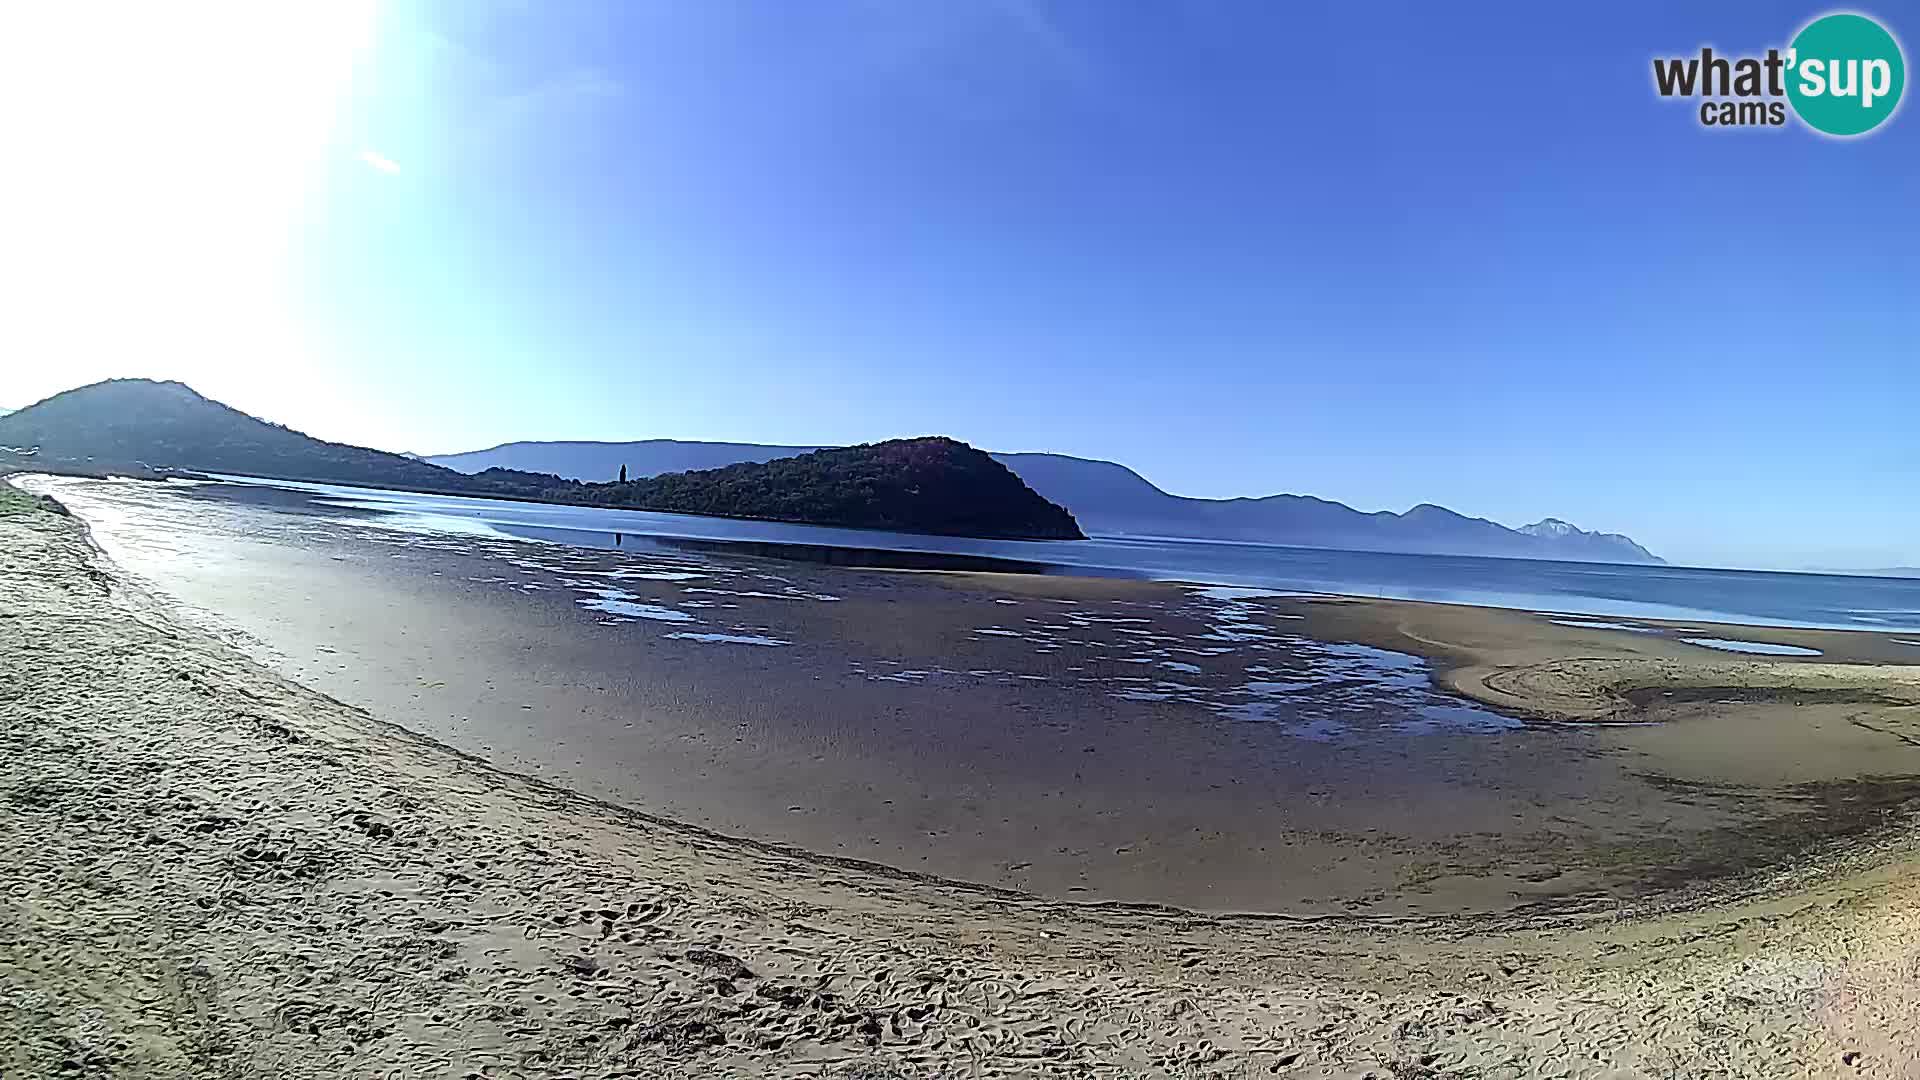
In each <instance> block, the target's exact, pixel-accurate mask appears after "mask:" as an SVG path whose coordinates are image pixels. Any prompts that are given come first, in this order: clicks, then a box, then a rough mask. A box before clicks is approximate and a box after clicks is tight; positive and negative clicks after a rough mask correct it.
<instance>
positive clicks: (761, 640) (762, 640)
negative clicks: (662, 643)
mask: <svg viewBox="0 0 1920 1080" xmlns="http://www.w3.org/2000/svg"><path fill="white" fill-rule="evenodd" d="M666 636H667V637H670V638H675V639H678V640H680V641H705V642H709V643H713V644H722V645H791V644H793V642H791V641H782V640H780V639H779V638H773V637H765V636H763V635H760V634H698V633H694V632H693V631H691V630H675V631H674V632H673V633H671V634H667V635H666Z"/></svg>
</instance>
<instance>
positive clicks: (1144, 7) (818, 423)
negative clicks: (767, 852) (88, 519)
mask: <svg viewBox="0 0 1920 1080" xmlns="http://www.w3.org/2000/svg"><path fill="white" fill-rule="evenodd" d="M139 7H140V8H150V9H152V10H138V9H136V7H135V6H116V7H113V8H111V9H110V12H111V16H110V17H101V16H100V13H99V12H97V11H90V10H89V9H87V8H86V7H84V6H82V5H22V6H21V8H20V10H16V11H11V12H9V13H8V14H6V15H5V16H0V21H3V22H5V23H6V24H7V25H6V26H4V27H0V29H5V30H6V31H7V32H6V33H5V34H4V35H0V37H4V41H5V43H4V44H0V70H3V71H4V74H0V92H3V93H4V95H5V100H6V102H7V103H6V104H4V105H0V121H4V122H5V123H6V125H7V128H6V129H7V130H8V131H10V132H13V133H15V134H14V135H12V136H11V137H12V138H14V139H16V140H17V141H16V143H15V145H14V148H13V153H14V156H15V162H16V163H15V165H13V166H10V168H9V170H8V173H7V175H6V176H5V177H4V178H0V226H4V227H5V228H6V230H7V235H8V236H9V238H10V240H9V243H8V245H7V246H8V249H9V252H8V254H6V255H0V259H7V260H8V261H9V262H12V263H13V264H14V265H13V266H12V268H11V270H10V272H9V273H8V277H9V280H10V282H13V284H10V285H9V290H10V293H11V295H10V301H11V303H10V307H12V308H14V311H15V314H13V315H10V316H9V317H8V319H7V329H6V330H5V331H0V333H5V334H6V335H7V336H8V337H9V338H11V339H12V341H11V343H10V344H7V345H6V346H5V348H4V350H0V355H5V356H6V357H7V359H6V360H4V361H0V366H3V367H4V374H0V406H12V407H19V406H22V405H25V404H28V403H30V402H31V401H33V400H37V399H38V398H40V397H44V396H46V395H48V394H51V393H54V392H56V391H59V390H62V389H66V388H68V387H71V386H75V385H79V384H82V383H86V382H91V381H94V380H96V379H100V378H106V377H110V376H136V375H137V376H149V377H156V378H177V379H181V380H183V381H186V382H187V383H189V384H190V385H192V386H194V387H195V388H196V389H198V390H200V391H201V392H202V393H205V394H207V395H209V396H211V397H215V398H218V399H220V400H224V401H226V402H228V403H230V404H232V405H234V406H236V407H239V408H242V409H244V410H246V411H248V412H252V413H255V414H257V415H260V416H263V417H266V418H268V419H271V420H275V421H278V422H282V423H286V424H288V425H290V426H293V427H296V428H299V429H302V430H305V431H308V432H310V433H312V434H315V435H319V436H322V437H325V438H330V439H336V440H342V441H350V442H356V443H362V444H366V445H372V446H378V447H381V448H384V449H390V450H410V451H417V452H422V453H443V452H452V451H459V450H469V449H478V448H481V447H486V446H491V445H494V444H496V443H500V442H504V441H509V440H515V439H543V438H545V439H559V438H569V439H640V438H696V439H721V440H740V441H754V442H776V443H800V444H833V443H846V442H858V441H868V440H874V439H880V438H888V437H894V436H903V435H917V434H930V433H940V434H948V435H952V436H955V437H958V438H961V439H965V440H967V441H969V442H971V443H974V444H976V445H979V446H982V447H985V448H988V449H994V450H1008V451H1015V450H1045V451H1057V452H1062V453H1069V454H1077V455H1082V456H1087V457H1097V458H1107V459H1111V460H1117V461H1121V462H1124V463H1126V464H1128V465H1130V466H1132V467H1134V468H1135V469H1136V470H1138V471H1139V472H1141V473H1142V474H1143V475H1145V476H1147V477H1148V478H1149V479H1151V480H1153V481H1154V482H1156V483H1158V484H1159V485H1160V486H1161V487H1163V488H1166V489H1168V490H1170V491H1173V492H1176V493H1179V494H1186V495H1198V496H1232V495H1261V494H1271V493H1275V492H1281V491H1288V492H1297V493H1303V494H1312V495H1319V496H1323V497H1327V498H1333V499H1338V500H1341V501H1343V502H1346V503H1349V504H1351V505H1353V506H1356V507H1358V508H1360V509H1363V510H1375V509H1394V510H1404V509H1406V508H1407V507H1409V506H1411V505H1413V504H1415V503H1419V502H1437V503H1441V504H1443V505H1447V506H1450V507H1452V508H1454V509H1457V510H1460V511H1462V512H1464V513H1468V514H1473V515H1478V516H1485V517H1490V518H1493V519H1495V520H1498V521H1501V522H1504V523H1507V524H1510V525H1519V524H1524V523H1526V522H1529V521H1534V520H1537V519H1539V518H1542V517H1545V516H1549V515H1553V516H1558V517H1562V518H1565V519H1568V520H1571V521H1573V522H1575V523H1577V524H1579V525H1581V526H1583V527H1586V528H1597V529H1605V530H1609V531H1621V532H1626V533H1628V534H1630V535H1632V536H1634V537H1635V538H1636V539H1638V540H1640V541H1641V542H1642V543H1644V544H1646V545H1647V546H1648V547H1650V548H1652V549H1653V550H1655V551H1656V552H1658V553H1660V554H1663V555H1665V556H1667V557H1668V558H1670V559H1672V560H1674V561H1679V562H1687V563H1697V564H1712V565H1742V566H1774V567H1802V566H1810V565H1817V566H1887V565H1900V564H1906V565H1915V564H1920V499H1916V498H1914V495H1913V487H1912V478H1913V477H1914V476H1915V475H1916V473H1920V436H1916V434H1915V428H1916V425H1915V422H1914V419H1913V417H1914V406H1915V402H1916V391H1920V373H1916V360H1920V180H1917V179H1916V177H1920V116H1916V115H1915V114H1914V109H1913V107H1912V106H1911V105H1909V106H1907V107H1905V108H1903V110H1902V111H1901V113H1900V114H1898V115H1896V116H1895V117H1894V118H1893V120H1892V121H1890V122H1889V123H1888V124H1887V125H1885V126H1883V128H1882V129H1881V130H1880V131H1878V132H1876V133H1874V134H1872V135H1869V136H1867V137H1864V138H1860V139H1855V140H1849V141H1839V140H1832V139H1826V138H1822V137H1819V136H1817V135H1815V134H1814V133H1812V132H1810V131H1808V130H1807V129H1805V128H1802V127H1799V126H1789V127H1787V128H1784V129H1753V130H1733V131H1713V130H1708V129H1705V128H1702V127H1701V126H1700V124H1699V123H1698V121H1697V119H1696V115H1695V111H1694V106H1693V105H1691V104H1689V103H1685V102H1679V101H1663V100H1661V99H1659V98H1658V97H1657V96H1656V95H1655V93H1654V91H1653V85H1652V77H1651V64H1650V61H1651V59H1652V57H1654V56H1656V55H1660V56H1679V55H1686V54H1689V53H1697V51H1698V49H1699V48H1700V46H1702V45H1706V44H1710V45H1713V46H1714V47H1715V48H1716V50H1719V51H1722V52H1725V53H1734V54H1742V55H1744V54H1750V53H1760V52H1764V50H1765V49H1766V48H1767V47H1769V46H1784V45H1785V44H1786V43H1787V41H1788V40H1790V39H1791V37H1792V35H1793V33H1794V32H1795V31H1796V30H1797V29H1798V28H1799V27H1800V26H1802V25H1804V23H1806V22H1807V21H1808V20H1809V19H1811V18H1812V17H1814V16H1816V15H1818V14H1821V13H1823V12H1824V11H1825V10H1827V9H1825V8H1822V7H1819V6H1813V5H1806V4H1773V3H1756V2H1750V0H1744V2H1737V3H1718V4H1715V3H1688V4H1669V3H1643V4H1633V3H1618V4H1611V3H1610V4H1583V5H1579V6H1578V7H1576V6H1574V5H1559V4H1556V5H1540V4H1511V5H1494V4H1476V5H1436V4H1429V3H1369V4H1365V5H1356V4H1328V5H1324V6H1315V5H1306V4H1299V5H1294V4H1286V5H1282V4H1272V3H1265V2H1259V0H1246V2H1239V0H1196V2H1193V3H1184V4H1172V3H1168V4H1115V3H1110V2H1107V0H965V2H959V3H955V2H948V0H815V2H811V3H806V4H794V3H787V2H783V0H763V2H761V0H756V2H746V0H701V2H699V3H689V2H685V0H667V2H655V0H612V2H609V3H605V4H589V3H577V2H571V0H552V2H541V3H521V2H507V0H494V2H488V0H457V2H446V3H428V2H410V3H396V4H379V3H369V2H365V0H341V2H339V3H329V4H315V5H306V6H304V7H301V6H296V5H259V4H241V3H212V4H194V3H186V4H180V5H144V6H139ZM163 8H164V10H162V9H163ZM1865 10H1867V11H1868V12H1869V13H1875V12H1874V11H1873V9H1871V8H1868V9H1865ZM1878 14H1880V15H1882V16H1883V22H1885V23H1886V24H1887V25H1888V26H1889V27H1890V28H1891V29H1892V30H1893V32H1894V33H1895V34H1903V33H1904V34H1907V35H1916V36H1915V37H1913V38H1908V39H1903V40H1920V12H1914V11H1911V10H1907V9H1900V8H1896V7H1893V6H1891V5H1889V6H1888V7H1887V9H1886V10H1884V11H1881V12H1878ZM1908 52H1909V57H1910V58H1911V54H1912V47H1911V46H1909V47H1908ZM9 84H11V85H9Z"/></svg>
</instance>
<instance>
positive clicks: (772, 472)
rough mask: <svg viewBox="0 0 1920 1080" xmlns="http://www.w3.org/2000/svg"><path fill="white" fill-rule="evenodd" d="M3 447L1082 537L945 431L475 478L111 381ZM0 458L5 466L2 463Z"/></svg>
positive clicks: (111, 467)
mask: <svg viewBox="0 0 1920 1080" xmlns="http://www.w3.org/2000/svg"><path fill="white" fill-rule="evenodd" d="M0 447H12V448H15V449H13V450H10V451H6V452H5V453H4V454H0V457H5V458H8V459H11V463H12V464H15V465H19V466H22V467H31V468H44V469H53V470H59V469H77V470H83V471H87V472H96V473H97V472H144V471H161V470H187V471H192V472H203V473H232V474H237V475H244V476H260V477H271V478H277V479H285V480H306V481H317V482H321V483H335V484H354V485H363V486H370V487H386V488H402V489H406V490H410V491H426V492H436V493H454V494H464V495H484V496H492V497H512V498H525V499H536V500H540V501H545V502H564V503H577V504H584V505H592V506H611V507H626V508H635V509H647V510H667V511H674V512H679V513H693V514H711V515H719V516H726V517H749V518H761V519H766V520H773V521H793V522H805V523H809V524H818V525H836V526H843V527H847V528H875V529H891V530H896V531H901V532H923V533H935V534H943V535H957V536H980V537H991V538H1030V539H1082V538H1083V537H1082V536H1081V533H1080V529H1079V527H1078V526H1076V525H1075V524H1074V521H1073V517H1072V515H1071V514H1069V513H1067V511H1065V510H1063V509H1061V508H1060V507H1058V506H1055V505H1053V504H1052V503H1049V502H1047V501H1046V500H1045V499H1042V498H1041V497H1040V496H1039V495H1036V494H1035V493H1034V492H1033V490H1032V489H1030V488H1029V487H1027V485H1026V484H1024V483H1022V482H1021V481H1020V478H1019V477H1017V476H1015V475H1014V474H1013V473H1011V472H1009V471H1008V470H1007V468H1006V466H1004V465H1002V464H1000V463H999V462H997V461H995V460H993V459H992V458H991V457H989V456H988V455H986V454H985V453H983V452H981V451H979V450H976V449H974V448H973V447H971V446H968V445H966V444H965V443H961V442H956V441H954V440H952V439H946V438H937V437H935V438H923V439H897V440H893V441H891V442H884V443H875V444H872V445H869V446H857V447H848V448H844V449H833V450H822V451H818V452H815V453H810V454H805V455H802V456H798V457H794V456H787V457H782V458H781V459H780V460H778V461H774V462H770V463H767V464H757V463H755V464H737V465H732V466H730V467H727V468H723V469H718V470H709V471H704V472H677V473H668V474H663V475H658V476H653V477H644V478H642V479H638V480H635V481H633V482H630V483H594V484H583V483H581V482H580V481H578V480H575V479H572V478H567V477H561V476H557V475H554V474H551V473H540V472H532V471H527V470H514V469H507V468H500V467H493V468H488V469H486V470H484V471H481V472H479V473H478V474H476V475H469V474H467V473H464V472H459V471H456V470H453V469H448V468H443V467H442V466H439V465H435V464H431V463H429V462H426V461H421V460H418V459H416V458H414V457H412V456H410V455H405V454H390V453H386V452H384V451H380V450H369V449H367V448H366V447H361V446H350V445H346V444H344V443H331V442H326V441H324V440H321V439H316V438H313V437H312V436H309V435H305V434H302V433H300V432H298V431H294V430H292V429H290V428H286V427H282V426H280V425H278V424H270V423H268V422H266V421H264V420H261V419H259V418H257V417H253V416H248V415H247V414H246V413H243V412H240V411H239V410H237V409H234V408H231V407H229V406H227V405H223V404H221V403H220V402H217V401H213V400H210V399H208V398H206V397H203V396H201V395H200V394H198V393H195V392H194V391H193V390H192V389H190V388H189V387H187V386H185V385H183V384H181V383H177V382H154V381H152V380H149V379H114V380H109V381H107V382H101V383H95V384H93V385H91V386H83V387H80V388H78V389H75V390H68V391H66V392H64V393H60V394H55V395H54V396H53V397H50V398H48V399H46V400H45V401H42V402H40V403H38V404H36V405H31V406H29V407H27V408H25V409H21V410H20V411H19V412H16V413H13V414H11V415H8V416H5V417H0ZM6 463H7V462H5V461H0V464H6Z"/></svg>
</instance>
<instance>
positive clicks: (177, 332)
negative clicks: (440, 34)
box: [0, 2, 375, 385]
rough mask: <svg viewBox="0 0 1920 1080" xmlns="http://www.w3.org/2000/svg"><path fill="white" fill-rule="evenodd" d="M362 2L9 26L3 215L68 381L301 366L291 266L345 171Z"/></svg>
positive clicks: (29, 342) (56, 13)
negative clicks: (344, 137) (290, 294)
mask: <svg viewBox="0 0 1920 1080" xmlns="http://www.w3.org/2000/svg"><path fill="white" fill-rule="evenodd" d="M374 16H375V11H374V9H373V5H372V4H371V3H368V2H329V3H321V4H301V5H279V4H248V3H185V4H166V5H139V4H111V5H109V4H86V5H81V4H23V5H16V6H14V7H12V8H10V9H9V10H8V11H7V13H6V14H5V15H0V26H4V31H3V32H0V37H3V38H4V44H0V52H3V53H4V73H3V74H0V80H4V83H5V90H6V99H7V100H6V104H5V105H0V109H4V110H5V113H6V115H7V129H8V131H9V133H10V134H9V141H10V142H11V143H12V144H13V150H14V154H13V165H12V166H11V167H10V168H9V169H8V170H7V175H6V178H5V180H3V181H0V183H4V184H5V185H6V187H7V189H8V190H7V192H6V199H5V206H6V209H5V211H4V213H5V214H6V215H7V216H8V217H9V218H12V219H14V220H13V221H12V222H11V223H10V224H9V227H8V230H7V232H8V248H9V256H10V257H9V260H8V261H9V262H11V263H12V264H13V265H12V269H11V271H10V273H9V276H10V277H11V278H12V281H11V282H10V285H9V287H10V289H11V290H12V291H13V293H14V296H15V298H16V299H24V301H25V302H23V303H20V304H19V305H18V309H17V310H19V311H20V312H22V313H23V317H22V318H21V319H19V320H10V321H11V322H12V323H13V325H12V327H11V330H12V333H13V334H15V335H19V334H24V335H25V338H24V339H18V340H16V341H15V343H14V345H13V346H11V347H10V348H9V350H8V351H9V352H10V353H12V354H14V355H16V356H23V357H31V358H33V363H32V367H33V369H34V370H43V369H44V370H47V371H48V372H49V373H51V372H52V371H54V370H59V371H60V373H61V374H60V376H59V378H58V379H56V380H55V381H57V382H60V383H62V384H63V385H64V384H65V383H70V382H72V381H74V379H75V378H79V377H83V376H87V375H104V374H116V373H118V372H119V371H120V369H121V368H123V367H126V366H128V365H134V366H138V367H139V368H140V369H141V370H143V371H156V370H157V371H176V372H178V373H179V375H180V376H181V377H183V378H196V379H200V380H202V381H204V382H207V383H209V384H211V385H219V384H221V383H226V384H227V385H232V382H233V379H234V378H236V377H238V378H243V379H246V380H254V379H259V378H261V377H262V376H265V375H267V374H268V373H273V374H272V376H271V377H276V378H284V377H286V376H287V375H289V374H291V373H294V372H297V371H298V370H299V369H300V368H301V367H303V366H304V364H303V361H302V360H301V358H300V353H301V348H300V345H299V342H298V339H297V335H295V334H294V333H293V332H292V330H291V328H290V326H289V325H288V322H287V319H286V301H285V297H284V293H283V291H282V289H281V284H282V282H283V280H284V269H283V268H284V266H285V262H286V248H287V244H288V241H289V238H290V236H291V234H292V231H293V229H294V227H295V226H296V225H297V224H298V222H299V219H300V215H301V214H302V212H303V208H304V207H305V206H307V205H308V201H309V199H310V198H311V197H312V196H313V195H314V193H315V191H316V190H317V186H318V184H319V182H320V181H321V179H322V176H323V170H324V169H325V168H326V167H327V166H328V164H329V160H330V158H331V157H333V156H335V155H341V154H345V155H351V153H352V150H351V149H347V150H342V149H340V148H339V147H338V146H337V141H336V140H337V139H338V137H339V135H340V133H339V132H338V130H337V129H338V126H339V124H340V123H341V122H342V120H343V110H344V105H345V102H346V98H347V89H348V87H349V84H350V82H351V79H352V75H353V71H354V64H355V61H356V59H357V58H359V57H360V56H361V55H362V54H363V53H364V52H365V51H366V49H367V48H368V46H369V45H370V44H371V42H372V37H373V31H374V21H375V20H374Z"/></svg>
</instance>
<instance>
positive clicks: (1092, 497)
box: [427, 439, 1663, 563]
mask: <svg viewBox="0 0 1920 1080" xmlns="http://www.w3.org/2000/svg"><path fill="white" fill-rule="evenodd" d="M811 449H813V448H811V447H795V446H772V445H762V444H755V443H709V442H682V441H678V440H673V439H648V440H645V441H641V442H624V443H623V442H514V443H506V444H503V445H501V446H496V447H493V448H491V449H488V450H476V451H472V452H470V453H463V454H442V455H436V456H431V457H429V458H427V460H428V461H431V462H434V463H436V464H440V465H446V466H449V467H451V468H456V469H462V470H467V471H475V472H477V471H479V470H481V469H485V468H488V467H492V466H500V467H506V468H526V469H533V470H537V471H542V472H557V473H559V474H560V475H562V476H571V477H575V478H589V477H591V478H595V479H599V478H609V479H610V478H612V477H614V476H615V475H617V474H618V473H619V471H620V467H621V466H622V465H624V466H626V467H627V470H628V475H630V476H634V477H644V476H650V475H653V474H654V473H657V472H662V471H671V470H672V469H674V468H683V467H685V466H684V465H683V464H682V463H683V462H685V461H688V460H697V461H701V462H703V463H704V462H714V461H721V460H727V461H766V460H777V459H778V458H780V457H782V456H786V455H793V454H800V453H805V452H807V451H808V450H811ZM993 456H994V457H995V458H997V459H998V460H999V461H1001V462H1002V463H1003V464H1005V465H1006V466H1007V467H1008V468H1010V469H1012V470H1013V471H1014V473H1016V474H1017V475H1018V476H1019V477H1020V478H1021V479H1022V480H1024V481H1026V483H1027V485H1028V486H1029V487H1031V488H1032V489H1033V490H1034V491H1036V492H1038V493H1039V494H1040V495H1041V496H1042V497H1043V498H1046V499H1048V500H1049V501H1052V502H1055V503H1058V504H1059V505H1061V506H1064V507H1066V508H1067V509H1068V510H1069V511H1071V512H1072V514H1073V516H1074V518H1075V519H1076V520H1077V521H1078V522H1079V524H1080V526H1081V527H1082V528H1084V529H1087V530H1088V531H1090V532H1094V533H1103V534H1109V535H1113V534H1120V535H1133V536H1173V537H1190V538H1196V539H1216V540H1241V541H1251V542H1256V543H1276V544H1296V545H1301V546H1306V547H1330V548H1346V549H1351V550H1359V551H1401V552H1417V553H1428V554H1452V555H1496V556H1503V557H1507V558H1534V559H1574V560H1589V561H1595V562H1632V563H1646V562H1661V561H1663V560H1661V559H1659V558H1658V557H1656V556H1654V555H1653V554H1652V553H1650V552H1648V551H1647V550H1646V549H1645V548H1643V547H1641V546H1640V545H1639V544H1637V543H1635V542H1634V541H1633V540H1631V539H1629V538H1628V537H1625V536H1621V535H1618V534H1615V533H1596V532H1586V531H1583V530H1580V529H1577V528H1575V527H1573V526H1571V525H1568V524H1567V523H1566V522H1564V521H1560V520H1559V519H1557V518H1548V519H1546V520H1545V521H1541V522H1539V523H1537V524H1534V525H1529V526H1526V527H1525V528H1524V529H1509V528H1507V527H1506V526H1504V525H1501V524H1498V523H1497V522H1492V521H1487V520H1485V519H1483V518H1472V517H1467V516H1465V515H1463V514H1458V513H1455V512H1454V511H1452V510H1449V509H1447V508H1445V507H1442V506H1434V505H1431V504H1422V505H1420V506H1416V507H1414V508H1413V509H1411V510H1408V511H1407V512H1406V513H1404V514H1395V513H1391V512H1388V511H1380V512H1377V513H1371V514H1369V513H1362V512H1360V511H1358V510H1355V509H1353V508H1352V507H1350V506H1347V505H1345V504H1344V503H1338V502H1333V501H1330V500H1327V499H1317V498H1313V497H1311V496H1306V495H1269V496H1266V497H1263V498H1240V499H1194V498H1188V497H1185V496H1181V495H1172V494H1169V493H1167V492H1165V491H1162V490H1161V489H1160V488H1158V487H1156V486H1154V484H1153V483H1152V482H1151V481H1149V480H1147V479H1146V478H1145V477H1143V476H1141V475H1140V474H1139V473H1136V472H1134V471H1133V470H1132V469H1129V468H1127V467H1126V466H1124V465H1120V464H1117V463H1115V462H1111V461H1098V460H1093V459H1088V458H1077V457H1069V456H1067V455H1064V454H994V455H993Z"/></svg>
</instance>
